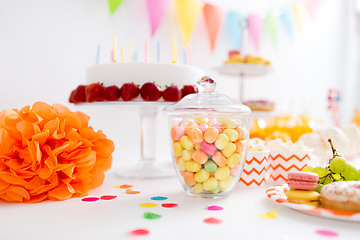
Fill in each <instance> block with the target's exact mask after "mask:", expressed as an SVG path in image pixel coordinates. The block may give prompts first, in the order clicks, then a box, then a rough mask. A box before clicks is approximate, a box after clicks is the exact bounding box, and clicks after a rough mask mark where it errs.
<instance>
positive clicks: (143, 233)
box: [129, 228, 150, 236]
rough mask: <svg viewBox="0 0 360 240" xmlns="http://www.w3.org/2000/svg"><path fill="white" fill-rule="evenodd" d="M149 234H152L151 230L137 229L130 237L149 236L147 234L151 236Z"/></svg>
mask: <svg viewBox="0 0 360 240" xmlns="http://www.w3.org/2000/svg"><path fill="white" fill-rule="evenodd" d="M149 233H150V231H149V230H147V229H143V228H139V229H136V230H133V231H131V232H130V233H129V234H130V235H133V236H142V235H147V234H149Z"/></svg>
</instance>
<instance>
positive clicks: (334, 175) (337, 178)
mask: <svg viewBox="0 0 360 240" xmlns="http://www.w3.org/2000/svg"><path fill="white" fill-rule="evenodd" d="M333 178H334V179H335V181H343V179H342V177H341V175H340V174H339V173H335V174H333Z"/></svg>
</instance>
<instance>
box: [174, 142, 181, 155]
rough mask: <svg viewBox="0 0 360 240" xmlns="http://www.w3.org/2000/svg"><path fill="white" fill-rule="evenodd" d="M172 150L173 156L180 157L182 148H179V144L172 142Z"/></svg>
mask: <svg viewBox="0 0 360 240" xmlns="http://www.w3.org/2000/svg"><path fill="white" fill-rule="evenodd" d="M173 149H174V155H175V156H176V157H180V156H181V153H182V151H183V149H184V148H183V147H182V146H181V144H180V143H179V142H174V143H173Z"/></svg>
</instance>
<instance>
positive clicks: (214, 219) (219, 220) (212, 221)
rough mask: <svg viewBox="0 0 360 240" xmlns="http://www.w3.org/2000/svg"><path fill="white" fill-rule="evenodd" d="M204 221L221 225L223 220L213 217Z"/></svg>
mask: <svg viewBox="0 0 360 240" xmlns="http://www.w3.org/2000/svg"><path fill="white" fill-rule="evenodd" d="M203 221H204V222H205V223H210V224H219V223H221V222H222V221H221V219H218V218H213V217H211V218H205V219H204V220H203Z"/></svg>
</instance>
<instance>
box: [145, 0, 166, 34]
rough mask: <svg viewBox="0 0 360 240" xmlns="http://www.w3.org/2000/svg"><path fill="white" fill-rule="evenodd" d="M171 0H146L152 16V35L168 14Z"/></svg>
mask: <svg viewBox="0 0 360 240" xmlns="http://www.w3.org/2000/svg"><path fill="white" fill-rule="evenodd" d="M170 3H171V0H146V4H147V9H148V12H149V18H150V27H151V36H153V35H154V34H155V32H156V30H157V28H158V27H159V25H160V23H161V22H162V20H163V18H164V16H165V15H166V13H167V11H168V9H169V6H170Z"/></svg>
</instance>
